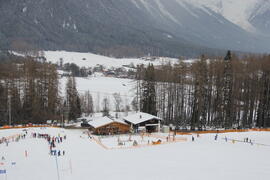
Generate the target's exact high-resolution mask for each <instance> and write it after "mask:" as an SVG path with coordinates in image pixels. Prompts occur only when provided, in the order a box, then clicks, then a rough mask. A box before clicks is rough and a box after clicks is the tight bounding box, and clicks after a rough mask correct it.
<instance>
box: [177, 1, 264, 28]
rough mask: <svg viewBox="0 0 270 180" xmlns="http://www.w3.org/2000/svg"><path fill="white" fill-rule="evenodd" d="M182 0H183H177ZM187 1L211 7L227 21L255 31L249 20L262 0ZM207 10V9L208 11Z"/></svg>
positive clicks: (203, 6)
mask: <svg viewBox="0 0 270 180" xmlns="http://www.w3.org/2000/svg"><path fill="white" fill-rule="evenodd" d="M178 1H183V0H178ZM184 1H187V3H191V4H192V5H194V6H196V7H198V8H201V9H204V10H205V11H208V10H207V9H206V8H209V9H211V10H212V11H214V12H216V13H218V14H221V15H222V16H223V17H224V18H225V19H227V20H228V21H230V22H232V23H234V24H236V25H238V26H239V27H241V28H243V29H244V30H247V31H249V32H255V31H256V28H255V27H254V26H253V25H252V24H251V23H250V22H249V20H250V17H251V16H252V15H254V11H256V13H260V11H258V10H255V8H256V6H257V5H258V4H261V3H262V2H263V1H264V0H184ZM208 12H209V11H208Z"/></svg>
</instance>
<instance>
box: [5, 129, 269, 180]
mask: <svg viewBox="0 0 270 180" xmlns="http://www.w3.org/2000/svg"><path fill="white" fill-rule="evenodd" d="M34 132H36V133H42V134H49V135H50V136H64V135H67V139H66V140H64V141H63V143H56V148H54V149H55V150H57V151H59V150H61V156H58V157H56V156H50V155H49V152H50V150H49V145H48V142H47V141H46V140H45V139H43V138H32V137H31V133H34ZM21 133H24V132H23V131H22V129H14V130H0V137H6V136H9V135H10V134H21ZM225 136H226V137H227V138H232V139H238V140H243V139H244V138H246V137H248V138H250V139H251V140H252V141H253V142H255V143H263V144H268V145H269V138H270V133H269V132H247V133H227V134H220V135H219V136H218V139H217V141H215V140H214V137H215V134H204V135H201V136H200V137H199V138H196V139H195V141H194V142H192V141H191V136H184V137H187V139H188V140H187V141H186V142H178V143H170V144H164V145H156V146H147V147H145V148H130V149H114V150H105V149H104V148H102V147H101V146H100V145H98V144H97V143H96V142H95V141H94V140H93V139H89V138H88V136H87V134H86V133H84V134H83V131H82V130H67V129H61V128H46V129H40V128H31V129H29V130H28V135H27V136H26V139H23V140H20V141H19V142H15V141H13V142H12V141H11V142H10V143H9V145H8V146H6V145H5V143H4V144H0V158H1V159H0V170H6V172H7V174H0V179H1V180H2V179H3V180H4V179H6V180H57V179H58V180H59V179H60V180H89V179H94V180H106V179H108V180H126V179H128V180H164V179H166V180H177V179H183V180H216V179H219V180H228V179H231V180H254V179H258V180H268V179H269V176H270V156H269V151H270V147H269V146H263V145H260V146H259V145H256V144H254V145H251V144H250V143H243V142H235V143H232V141H228V142H226V141H225V140H224V139H223V138H224V137H225ZM177 137H178V136H177ZM180 137H183V136H180ZM120 138H121V140H128V138H129V137H128V136H127V137H124V136H120V137H119V138H118V136H115V137H107V138H102V139H101V142H102V143H105V144H106V145H107V146H108V145H110V146H112V145H114V144H115V145H116V146H117V147H119V146H118V145H117V144H118V143H117V141H118V140H119V139H120ZM147 138H148V137H144V139H142V138H141V137H136V136H132V137H131V139H132V140H134V139H136V140H137V142H138V143H139V144H142V143H146V144H147ZM162 141H164V140H163V139H162ZM127 144H128V141H127ZM62 150H65V155H64V156H62ZM25 151H27V156H25ZM2 157H4V160H2Z"/></svg>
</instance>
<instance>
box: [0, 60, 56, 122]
mask: <svg viewBox="0 0 270 180" xmlns="http://www.w3.org/2000/svg"><path fill="white" fill-rule="evenodd" d="M18 59H19V60H18ZM58 85H59V83H58V75H57V71H56V67H55V65H52V64H49V63H42V62H38V61H36V60H35V59H34V58H32V57H27V58H21V57H20V58H14V60H10V61H5V62H3V63H1V66H0V124H2V125H4V124H10V122H11V124H22V123H23V124H25V123H43V122H44V121H45V120H48V119H56V118H58V116H59V102H60V101H59V94H58Z"/></svg>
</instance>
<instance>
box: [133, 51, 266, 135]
mask: <svg viewBox="0 0 270 180" xmlns="http://www.w3.org/2000/svg"><path fill="white" fill-rule="evenodd" d="M136 99H137V100H136V102H137V105H138V107H139V109H140V110H141V111H143V112H147V113H150V114H153V115H158V116H160V117H162V118H163V119H164V120H165V123H166V124H174V125H176V126H178V127H179V128H184V129H191V130H195V129H200V130H201V129H206V128H226V129H229V128H251V127H260V128H262V127H269V126H270V56H269V55H261V56H251V55H250V56H243V57H237V56H235V55H233V54H231V52H230V51H228V53H227V55H226V57H225V58H221V57H218V58H215V59H212V60H209V59H208V58H206V57H205V56H201V57H200V59H199V60H197V61H195V62H193V63H186V62H181V61H180V62H179V63H178V64H174V65H171V64H166V65H162V66H159V67H154V66H152V65H149V66H148V67H144V66H140V67H138V71H137V98H136Z"/></svg>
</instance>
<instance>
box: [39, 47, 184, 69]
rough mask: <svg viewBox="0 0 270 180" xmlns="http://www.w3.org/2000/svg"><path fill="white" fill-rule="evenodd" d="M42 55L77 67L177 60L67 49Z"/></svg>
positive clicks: (158, 63) (159, 62) (160, 62)
mask: <svg viewBox="0 0 270 180" xmlns="http://www.w3.org/2000/svg"><path fill="white" fill-rule="evenodd" d="M44 56H45V57H46V59H47V61H48V62H52V63H54V64H56V63H60V59H62V60H63V64H65V63H74V64H76V65H77V66H79V67H94V66H96V65H103V66H104V67H107V68H110V67H115V68H117V67H122V66H123V65H130V64H133V65H134V66H137V65H140V64H145V65H148V64H153V65H161V64H167V63H177V62H178V61H179V60H178V59H174V58H166V57H159V58H158V59H157V60H155V61H150V60H145V59H141V58H122V59H117V58H113V57H106V56H102V55H97V54H92V53H81V52H68V51H44Z"/></svg>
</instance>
